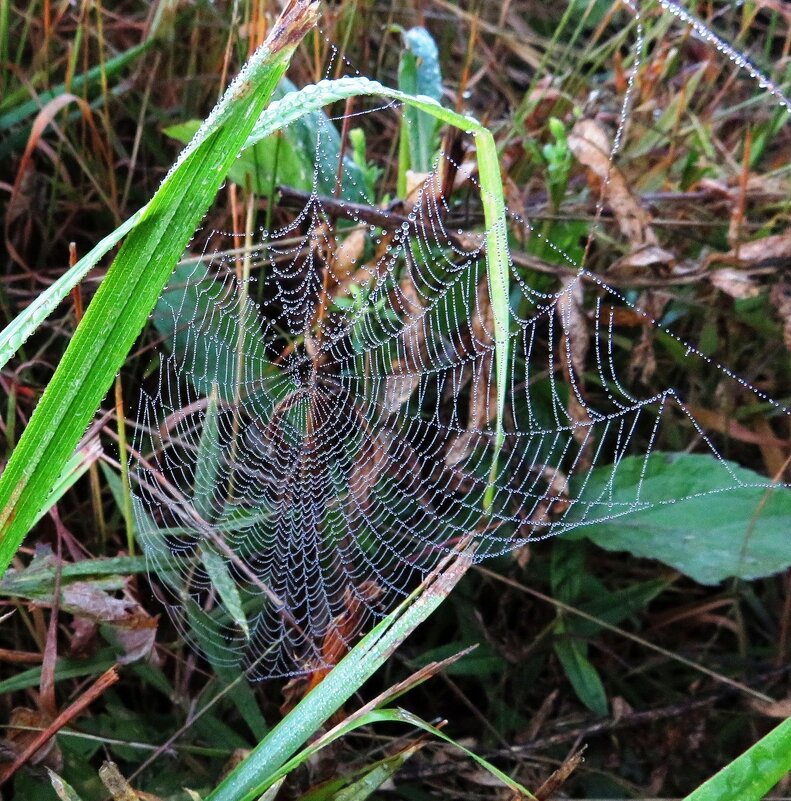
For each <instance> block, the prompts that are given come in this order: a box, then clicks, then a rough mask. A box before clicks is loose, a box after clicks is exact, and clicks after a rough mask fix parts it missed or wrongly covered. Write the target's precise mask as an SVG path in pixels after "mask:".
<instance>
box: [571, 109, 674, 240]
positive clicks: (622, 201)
mask: <svg viewBox="0 0 791 801" xmlns="http://www.w3.org/2000/svg"><path fill="white" fill-rule="evenodd" d="M568 145H569V148H570V149H571V152H572V153H573V154H574V156H575V157H576V158H577V161H579V162H580V164H582V165H584V166H585V167H587V168H588V169H589V170H590V171H591V172H592V173H593V174H594V175H595V176H596V178H598V180H599V182H600V185H603V191H604V199H605V200H606V201H607V203H608V204H609V206H610V208H611V209H612V211H613V214H614V215H615V219H616V221H617V222H618V227H619V228H620V229H621V233H622V234H623V235H624V236H625V237H626V239H627V240H629V243H630V244H631V246H632V248H633V249H635V250H636V249H638V248H642V247H645V246H646V245H652V246H658V245H659V241H658V240H657V237H656V234H655V233H654V230H653V228H652V227H651V222H652V220H651V215H650V214H649V213H648V211H647V210H646V209H645V208H643V206H642V204H641V203H640V201H639V199H638V198H637V197H636V196H635V195H633V194H632V192H631V190H630V189H629V187H628V185H627V183H626V179H625V178H624V176H623V173H622V172H621V171H620V170H619V169H618V168H617V167H616V166H615V165H614V164H613V163H612V158H611V155H610V153H611V151H612V143H611V141H610V137H609V134H608V133H607V131H606V130H605V129H604V127H603V126H602V125H601V124H600V123H598V122H597V121H596V120H592V119H584V120H580V121H579V122H578V123H577V124H576V125H575V126H574V128H573V129H572V131H571V133H570V134H569V136H568Z"/></svg>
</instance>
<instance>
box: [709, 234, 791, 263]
mask: <svg viewBox="0 0 791 801" xmlns="http://www.w3.org/2000/svg"><path fill="white" fill-rule="evenodd" d="M789 260H791V234H788V233H786V234H775V235H773V236H765V237H764V238H763V239H754V240H753V241H752V242H745V243H743V244H741V245H739V247H738V248H735V249H733V250H729V251H728V252H727V253H712V254H711V255H710V256H709V258H708V259H707V263H708V264H712V263H715V262H724V263H726V264H733V265H736V266H738V267H758V266H760V265H761V264H767V263H772V264H774V263H776V262H785V261H789Z"/></svg>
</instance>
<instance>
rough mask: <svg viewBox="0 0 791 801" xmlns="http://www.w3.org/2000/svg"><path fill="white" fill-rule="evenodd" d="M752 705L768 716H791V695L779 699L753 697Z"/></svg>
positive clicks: (783, 717) (757, 710)
mask: <svg viewBox="0 0 791 801" xmlns="http://www.w3.org/2000/svg"><path fill="white" fill-rule="evenodd" d="M750 706H751V707H752V708H753V709H754V710H755V711H756V712H759V713H760V714H762V715H766V717H768V718H778V719H785V718H789V717H791V695H787V696H786V697H785V698H781V699H780V700H779V701H771V702H767V701H762V700H761V699H760V698H751V699H750Z"/></svg>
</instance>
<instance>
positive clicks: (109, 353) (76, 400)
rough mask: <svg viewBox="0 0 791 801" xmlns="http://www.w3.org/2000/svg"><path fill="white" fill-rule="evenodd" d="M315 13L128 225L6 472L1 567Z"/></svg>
mask: <svg viewBox="0 0 791 801" xmlns="http://www.w3.org/2000/svg"><path fill="white" fill-rule="evenodd" d="M316 16H317V3H316V2H314V1H313V0H292V2H290V3H289V4H288V6H287V8H286V10H285V11H284V12H283V16H281V18H280V20H279V21H278V23H277V25H275V27H274V28H273V30H272V33H271V34H270V36H269V38H268V39H267V41H266V42H265V43H264V45H263V46H262V47H261V48H260V49H259V50H258V51H257V52H256V53H255V54H254V55H253V57H252V58H251V59H250V61H249V62H248V63H247V65H246V66H245V68H244V69H243V70H242V72H241V73H240V74H239V76H238V77H237V79H236V80H235V81H234V82H233V83H232V84H231V86H230V87H229V88H228V90H227V91H226V93H225V95H224V96H223V98H222V100H221V101H220V103H219V104H218V105H217V107H216V108H215V110H214V111H213V112H212V114H211V115H210V116H209V117H208V118H207V120H206V121H205V123H204V124H203V126H202V127H201V129H200V130H199V131H198V133H197V134H196V135H195V138H194V139H193V140H192V142H191V143H190V145H188V146H187V147H186V148H185V149H184V151H183V152H182V154H181V155H180V157H179V159H178V160H177V161H176V164H175V165H174V167H173V169H172V170H171V171H170V173H168V175H167V177H166V178H165V180H164V181H163V182H162V185H161V186H160V188H159V190H158V191H157V193H156V195H154V197H153V199H152V200H151V202H150V203H149V204H148V205H147V206H146V207H145V209H144V210H143V212H142V213H141V217H140V219H139V220H138V221H137V224H136V225H135V226H134V227H133V228H132V230H131V231H130V232H129V234H128V236H127V238H126V240H125V241H124V244H123V246H122V248H121V251H120V252H119V254H118V256H117V257H116V259H115V261H114V262H113V265H112V267H111V268H110V270H109V272H108V273H107V276H106V278H105V279H104V281H103V282H102V284H101V286H100V288H99V291H98V292H97V293H96V296H95V297H94V299H93V301H92V302H91V304H90V306H89V307H88V310H87V312H86V314H85V317H84V318H83V320H82V322H81V323H80V325H79V326H78V327H77V330H76V332H75V334H74V337H73V338H72V341H71V342H70V343H69V346H68V348H67V349H66V353H65V354H64V356H63V359H62V360H61V362H60V364H59V365H58V368H57V370H56V371H55V374H54V376H53V377H52V380H51V381H50V383H49V386H48V387H47V389H46V391H45V392H44V395H43V396H42V398H41V400H40V401H39V404H38V406H37V407H36V410H35V412H34V414H33V416H32V418H31V420H30V423H29V424H28V426H27V428H26V429H25V431H24V433H23V435H22V437H21V439H20V441H19V444H18V445H17V447H16V449H15V450H14V452H13V454H12V455H11V459H10V460H9V462H8V465H7V466H6V469H5V471H4V473H3V475H2V477H0V572H2V571H4V570H5V568H6V567H7V566H8V563H9V562H10V561H11V558H12V557H13V555H14V553H15V552H16V549H17V548H18V546H19V544H20V543H21V542H22V540H23V538H24V536H25V534H26V533H27V531H28V530H29V528H30V526H31V524H32V523H33V521H34V519H35V517H36V515H37V514H38V512H39V510H40V509H41V507H42V506H43V504H44V503H46V500H47V496H48V495H49V493H50V490H51V487H52V485H53V483H54V482H55V480H56V479H57V477H58V475H59V474H60V471H61V470H62V468H63V465H64V464H65V463H66V461H67V460H68V458H69V457H70V456H71V454H72V451H73V450H74V447H75V445H76V444H77V442H78V440H79V438H80V436H81V435H82V433H83V432H84V431H85V428H86V427H87V425H88V424H89V422H90V420H91V417H92V416H93V414H94V411H95V410H96V408H97V407H98V406H99V404H100V403H101V400H102V398H103V397H104V395H105V393H106V392H107V389H108V388H109V386H110V384H111V383H112V381H113V378H114V377H115V375H116V373H117V372H118V370H119V368H120V367H121V365H122V364H123V361H124V358H125V357H126V354H127V353H128V351H129V348H130V347H131V346H132V344H133V343H134V341H135V339H136V338H137V336H138V335H139V333H140V331H141V330H142V328H143V326H144V324H145V322H146V320H147V319H148V315H149V312H150V311H151V309H152V308H153V306H154V304H155V303H156V301H157V298H158V297H159V295H160V294H161V292H162V289H163V287H164V285H165V283H166V282H167V280H168V277H169V276H170V274H171V272H172V271H173V266H174V265H175V263H176V261H177V260H178V258H179V257H180V256H181V254H182V253H183V251H184V248H185V247H186V245H187V243H188V241H189V239H190V237H191V236H192V234H193V232H194V231H195V229H196V227H197V225H198V223H199V221H200V219H201V218H202V216H203V215H204V214H205V213H206V210H207V209H208V207H209V205H210V204H211V202H212V200H213V198H214V196H215V194H216V193H217V190H218V189H219V187H220V184H221V183H222V181H223V179H224V177H225V175H226V173H227V172H228V169H229V167H230V166H231V164H232V163H233V161H234V160H235V158H236V155H237V153H239V151H240V150H241V149H242V148H243V147H244V144H245V141H246V140H247V137H248V135H249V133H250V132H251V131H252V128H253V125H254V124H255V121H256V120H257V119H258V117H259V115H260V114H261V112H262V111H263V109H264V107H265V106H266V104H267V102H268V101H269V98H270V96H271V94H272V92H273V90H274V88H275V86H276V85H277V82H278V81H279V80H280V78H281V77H282V76H283V73H284V72H285V70H286V68H287V67H288V64H289V61H290V59H291V56H292V54H293V52H294V50H295V48H296V46H297V45H298V44H299V42H300V41H301V40H302V38H303V37H304V35H305V34H306V33H307V31H308V30H309V29H310V28H311V27H312V26H313V24H314V22H315V20H316Z"/></svg>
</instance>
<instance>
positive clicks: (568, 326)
mask: <svg viewBox="0 0 791 801" xmlns="http://www.w3.org/2000/svg"><path fill="white" fill-rule="evenodd" d="M582 303H583V286H582V281H581V280H580V279H579V278H577V277H576V276H575V277H573V278H570V279H569V280H568V281H567V282H566V283H565V284H564V285H563V287H562V288H561V290H560V292H559V293H558V300H557V306H556V311H557V315H558V319H559V320H560V324H561V326H562V327H563V338H562V340H561V344H560V348H561V351H562V352H563V355H564V357H566V358H568V357H570V364H569V366H570V368H571V370H572V375H570V376H569V379H570V380H571V381H572V382H576V383H582V382H583V379H584V375H585V357H586V356H587V354H588V321H587V318H586V316H585V311H584V309H583V305H582Z"/></svg>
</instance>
